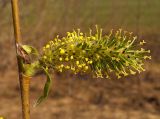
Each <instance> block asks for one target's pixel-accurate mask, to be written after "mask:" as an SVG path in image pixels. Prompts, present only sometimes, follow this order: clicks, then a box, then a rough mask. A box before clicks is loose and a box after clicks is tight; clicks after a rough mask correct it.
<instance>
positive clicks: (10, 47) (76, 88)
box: [0, 0, 160, 119]
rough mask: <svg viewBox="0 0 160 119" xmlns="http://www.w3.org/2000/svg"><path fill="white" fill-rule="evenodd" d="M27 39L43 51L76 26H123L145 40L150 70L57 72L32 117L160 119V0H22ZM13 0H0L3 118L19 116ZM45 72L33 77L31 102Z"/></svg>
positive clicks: (0, 100) (0, 102) (0, 101)
mask: <svg viewBox="0 0 160 119" xmlns="http://www.w3.org/2000/svg"><path fill="white" fill-rule="evenodd" d="M20 10H21V11H20V12H21V15H20V17H21V27H22V28H21V31H22V36H23V41H24V42H23V43H24V44H30V45H33V46H35V47H36V48H38V49H40V48H41V46H43V45H44V44H45V43H47V41H48V40H51V39H53V38H54V37H55V35H57V34H59V35H60V36H64V35H65V33H66V32H67V31H71V30H72V29H73V28H81V29H82V31H85V32H87V31H88V29H89V28H94V26H95V24H98V25H99V26H101V27H102V28H103V29H104V32H106V33H107V32H108V31H109V30H110V29H112V28H113V29H118V28H123V29H125V30H128V31H133V32H134V33H135V35H138V36H139V38H140V39H142V40H143V39H144V40H145V41H146V42H147V45H146V46H145V48H146V49H151V55H152V60H151V61H149V62H146V64H145V67H146V71H145V72H144V73H142V74H140V75H139V74H138V75H136V76H133V77H132V76H130V77H127V78H124V79H121V80H116V79H113V80H107V79H106V80H105V79H104V80H100V79H97V80H96V79H91V78H90V77H89V76H87V75H86V76H83V77H80V78H81V79H78V76H73V75H71V74H63V75H61V74H54V75H53V86H52V91H51V93H50V96H49V98H48V100H47V101H46V102H44V103H43V104H41V105H39V106H38V107H36V108H33V107H31V117H32V119H160V69H159V68H160V0H20ZM14 50H15V48H14V36H13V27H12V14H11V5H10V0H0V116H4V117H5V119H20V118H21V105H20V94H19V82H18V76H17V67H16V57H15V51H14ZM44 81H45V77H44V76H43V75H41V76H37V77H35V78H33V79H32V83H31V105H33V104H34V102H35V100H36V99H37V97H38V96H39V95H40V94H41V93H42V87H43V82H44Z"/></svg>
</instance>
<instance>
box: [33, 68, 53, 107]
mask: <svg viewBox="0 0 160 119" xmlns="http://www.w3.org/2000/svg"><path fill="white" fill-rule="evenodd" d="M43 71H44V73H45V75H46V76H47V81H46V83H45V86H44V89H43V95H42V96H40V97H39V98H38V100H37V101H36V103H35V104H34V107H36V106H37V105H39V104H40V103H41V102H43V101H44V100H45V99H46V98H47V97H48V94H49V90H50V87H51V82H52V81H51V77H50V75H49V73H48V70H47V69H45V68H44V67H43Z"/></svg>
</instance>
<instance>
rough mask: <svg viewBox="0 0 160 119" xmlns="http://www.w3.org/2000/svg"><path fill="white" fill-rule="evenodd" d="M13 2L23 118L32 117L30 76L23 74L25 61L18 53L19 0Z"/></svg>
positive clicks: (19, 37) (19, 34) (19, 35)
mask: <svg viewBox="0 0 160 119" xmlns="http://www.w3.org/2000/svg"><path fill="white" fill-rule="evenodd" d="M11 4H12V14H13V15H12V16H13V25H14V35H15V46H16V54H17V64H18V73H19V82H20V90H21V100H22V117H23V119H30V102H29V85H30V77H27V76H25V75H23V71H24V68H23V64H24V62H23V59H22V58H21V57H20V56H19V54H18V53H19V51H18V50H19V48H18V46H19V43H20V41H21V31H20V20H19V9H18V0H11Z"/></svg>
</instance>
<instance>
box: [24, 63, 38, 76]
mask: <svg viewBox="0 0 160 119" xmlns="http://www.w3.org/2000/svg"><path fill="white" fill-rule="evenodd" d="M34 74H35V68H34V67H33V66H32V65H31V64H24V75H26V76H33V75H34Z"/></svg>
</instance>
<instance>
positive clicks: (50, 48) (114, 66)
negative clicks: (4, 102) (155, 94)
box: [24, 28, 151, 103]
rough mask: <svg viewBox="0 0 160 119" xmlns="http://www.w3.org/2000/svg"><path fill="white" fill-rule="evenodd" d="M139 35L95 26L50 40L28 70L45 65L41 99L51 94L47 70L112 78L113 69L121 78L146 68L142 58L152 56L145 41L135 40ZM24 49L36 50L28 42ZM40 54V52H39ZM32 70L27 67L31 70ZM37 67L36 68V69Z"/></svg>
mask: <svg viewBox="0 0 160 119" xmlns="http://www.w3.org/2000/svg"><path fill="white" fill-rule="evenodd" d="M136 39H137V37H136V36H133V35H132V33H130V32H126V31H122V29H119V30H118V31H116V32H113V30H111V31H110V33H109V34H106V35H103V33H102V29H98V28H97V29H96V33H95V34H92V30H90V32H89V33H88V34H85V33H82V32H81V31H80V30H79V29H78V30H77V31H73V32H67V36H66V37H63V38H59V36H57V37H56V38H55V39H53V40H51V41H49V43H48V44H46V46H44V47H43V53H42V54H41V55H37V57H38V58H36V61H34V63H31V64H27V65H26V66H25V67H29V66H28V65H30V66H31V67H30V68H26V69H25V72H27V74H29V76H31V73H32V72H33V74H32V75H34V73H35V72H36V71H38V70H39V69H42V70H43V71H44V73H45V74H46V76H47V82H46V85H45V87H44V95H43V96H41V97H40V99H39V100H38V103H40V102H41V101H42V100H43V99H45V98H46V97H47V95H48V91H49V87H50V82H51V81H50V76H49V73H48V71H49V70H50V69H53V70H54V71H59V72H64V71H67V70H70V71H72V72H73V73H75V74H77V73H92V74H93V76H96V77H97V78H110V75H111V74H112V73H114V74H115V75H116V76H117V77H118V78H121V77H122V76H127V75H129V74H133V75H134V74H136V72H139V73H140V72H141V71H144V68H143V65H144V64H143V60H144V59H151V56H149V53H150V51H149V50H144V49H143V48H141V47H142V45H143V44H145V42H144V41H141V42H140V43H135V40H136ZM24 50H26V52H28V53H30V52H32V51H34V53H35V52H36V50H35V49H34V48H32V47H30V46H28V47H27V46H25V47H24ZM36 54H37V53H36ZM30 69H31V70H32V71H28V70H30ZM33 70H35V71H33Z"/></svg>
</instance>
